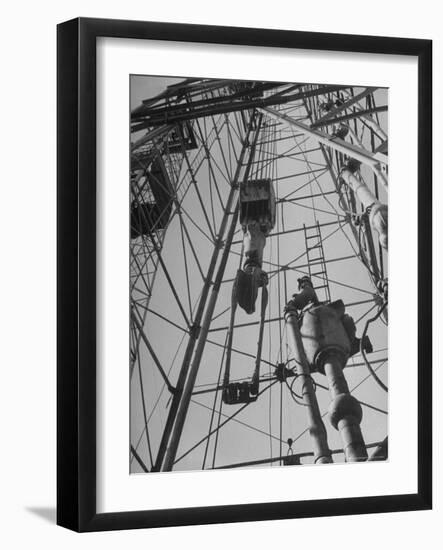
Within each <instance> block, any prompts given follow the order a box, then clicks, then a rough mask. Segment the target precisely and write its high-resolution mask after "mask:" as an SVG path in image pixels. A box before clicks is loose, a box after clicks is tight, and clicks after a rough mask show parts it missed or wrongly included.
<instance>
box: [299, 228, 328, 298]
mask: <svg viewBox="0 0 443 550" xmlns="http://www.w3.org/2000/svg"><path fill="white" fill-rule="evenodd" d="M303 232H304V235H305V245H306V258H307V267H308V274H309V278H310V279H311V281H312V285H313V286H314V288H315V292H316V293H317V296H318V299H319V301H320V302H327V303H329V302H330V301H331V293H330V290H329V280H328V273H327V270H326V260H325V252H324V249H323V240H322V236H321V229H320V224H319V223H318V222H317V223H316V225H311V226H309V227H306V225H305V224H303ZM319 283H320V284H319ZM322 298H324V299H323V300H322Z"/></svg>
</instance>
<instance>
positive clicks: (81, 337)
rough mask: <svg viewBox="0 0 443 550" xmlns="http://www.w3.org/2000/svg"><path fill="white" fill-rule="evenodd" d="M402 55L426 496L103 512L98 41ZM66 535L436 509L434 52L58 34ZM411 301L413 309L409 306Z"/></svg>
mask: <svg viewBox="0 0 443 550" xmlns="http://www.w3.org/2000/svg"><path fill="white" fill-rule="evenodd" d="M98 37H114V38H122V39H125V38H134V39H141V40H143V39H155V40H173V41H183V42H197V43H211V44H230V45H248V46H266V47H279V48H302V49H308V50H328V51H336V52H340V51H341V52H357V53H378V54H399V55H407V56H415V57H416V58H417V59H418V87H419V89H418V228H419V234H418V344H419V348H418V358H417V365H418V396H417V398H418V472H417V479H418V490H417V493H416V494H398V495H390V496H377V497H359V498H340V499H333V500H329V499H325V500H311V501H294V502H273V503H260V504H242V505H229V506H211V507H199V508H181V509H172V510H140V511H136V512H124V511H123V512H118V513H97V512H96V504H95V503H96V475H97V472H96V387H97V381H96V353H97V347H96V319H97V316H96V306H95V304H96V253H97V246H96V207H97V202H96V39H97V38H98ZM57 41H58V42H57V47H58V60H57V70H58V79H57V87H58V92H57V111H58V122H57V137H58V146H57V162H58V167H57V180H58V200H57V210H58V213H57V231H58V241H57V254H58V261H57V271H58V275H57V284H58V290H57V302H58V304H57V315H58V324H57V342H58V352H57V363H58V367H57V411H58V412H57V425H58V426H57V453H58V459H57V486H58V488H57V523H58V524H59V525H61V526H64V527H67V528H69V529H73V530H76V531H103V530H113V529H131V528H147V527H161V526H176V525H192V524H209V523H222V522H239V521H256V520H272V519H284V518H304V517H321V516H329V515H346V514H368V513H375V512H394V511H410V510H424V509H430V508H431V506H432V417H431V411H432V399H431V395H432V383H431V377H432V371H431V361H432V356H431V352H432V345H431V344H432V290H431V288H432V261H431V250H432V233H431V228H432V217H431V216H432V207H431V199H432V189H431V177H432V147H431V145H432V120H431V116H432V42H431V41H430V40H416V39H405V38H390V37H374V36H354V35H343V34H320V33H313V32H295V31H286V30H264V29H254V28H228V27H217V26H200V25H189V24H172V23H157V22H155V23H153V22H141V21H122V20H107V19H84V18H79V19H74V20H71V21H67V22H64V23H61V24H60V25H59V26H58V33H57ZM405 299H407V298H405Z"/></svg>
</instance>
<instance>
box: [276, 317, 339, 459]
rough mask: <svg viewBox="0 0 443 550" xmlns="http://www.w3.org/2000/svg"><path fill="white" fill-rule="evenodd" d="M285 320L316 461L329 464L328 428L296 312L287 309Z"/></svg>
mask: <svg viewBox="0 0 443 550" xmlns="http://www.w3.org/2000/svg"><path fill="white" fill-rule="evenodd" d="M285 319H286V323H287V327H288V335H289V340H290V345H291V348H292V353H293V356H294V359H295V363H296V365H297V366H296V369H297V375H298V377H299V378H300V380H301V381H302V395H303V401H304V403H305V405H306V413H307V417H308V430H309V434H310V435H311V438H312V444H313V451H314V460H315V462H316V463H319V464H328V463H331V462H332V456H331V451H330V449H329V447H328V441H327V435H326V428H325V425H324V424H323V420H322V418H321V414H320V409H319V407H318V402H317V396H316V395H315V387H314V383H313V381H312V378H311V371H310V368H309V363H308V360H307V358H306V354H305V350H304V348H303V343H302V340H301V335H300V329H299V326H298V319H297V314H296V310H295V309H294V308H290V307H289V308H287V309H286V311H285Z"/></svg>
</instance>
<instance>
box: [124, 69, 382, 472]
mask: <svg viewBox="0 0 443 550" xmlns="http://www.w3.org/2000/svg"><path fill="white" fill-rule="evenodd" d="M385 107H386V94H385V93H384V92H383V93H382V91H380V90H377V89H375V88H362V87H353V86H332V85H317V84H312V85H311V84H299V83H291V84H289V83H282V82H274V83H273V82H261V81H257V82H247V81H230V80H222V79H218V80H209V79H197V78H191V79H186V80H183V81H180V82H172V83H171V84H169V85H166V86H165V87H164V90H163V91H162V92H161V93H159V94H157V95H156V96H154V97H147V98H146V100H145V101H143V102H142V104H141V105H138V106H137V107H136V108H134V109H133V111H132V116H131V132H132V135H133V139H132V142H133V145H132V148H131V149H132V152H131V157H132V161H131V168H132V173H133V177H132V182H131V189H132V195H131V221H130V223H131V236H132V239H131V245H130V246H131V302H132V312H131V359H132V362H133V365H134V367H137V370H136V371H134V372H137V376H135V375H133V376H132V382H131V384H132V386H131V408H132V412H131V471H140V470H143V471H169V470H180V469H184V470H186V469H208V468H218V467H220V468H221V467H229V468H231V467H248V466H256V465H273V464H279V465H287V466H291V465H301V464H307V463H318V464H321V463H330V462H332V461H333V460H334V461H336V462H337V461H340V460H343V459H345V460H347V461H361V460H366V459H367V456H368V455H369V456H372V453H371V452H369V451H368V449H370V448H371V447H375V448H376V451H375V452H374V456H375V457H386V456H387V444H382V443H383V441H384V439H385V438H386V421H385V419H386V411H385V410H384V409H385V407H386V403H385V395H386V394H385V391H383V390H384V389H387V388H386V386H385V388H383V387H382V386H381V385H380V382H381V383H382V384H383V385H384V383H383V382H382V378H383V377H384V376H385V372H384V370H385V368H386V367H385V365H386V361H385V359H386V357H385V356H386V350H385V348H386V334H385V324H386V322H387V299H388V286H387V280H388V274H387V271H386V265H387V263H386V253H387V210H386V208H385V206H384V205H386V204H387V193H386V189H387V174H388V172H387V151H388V147H387V145H388V144H387V135H386V131H385V129H384V128H385V127H386V124H385V120H384V118H383V116H384V111H385V110H386V109H385ZM297 281H298V284H299V289H298V290H299V291H298V292H297V293H296V294H294V295H293V296H292V299H291V300H290V302H289V304H288V305H287V308H286V309H285V311H284V312H283V313H282V310H283V307H284V305H285V302H286V299H287V298H286V297H287V296H288V295H289V293H290V291H291V289H293V288H296V285H297ZM337 297H338V298H340V300H337V299H336V298H337ZM357 334H358V335H359V337H360V338H357V336H356V335H357ZM369 337H370V339H371V341H372V344H373V347H374V349H373V351H371V347H370V346H369V345H368V339H369ZM380 369H383V370H382V371H381V373H382V376H381V377H380ZM371 370H372V373H371ZM368 371H369V374H368ZM371 384H372V386H370V385H371ZM368 387H370V388H371V391H370V392H369V391H368V392H367V394H366V393H363V394H359V393H358V391H360V388H363V389H365V388H368ZM356 389H357V393H356V392H355V390H356ZM328 410H329V413H328ZM363 413H364V414H363ZM205 415H206V416H205ZM326 415H328V418H329V420H327V421H326V420H325V418H326ZM368 426H369V427H370V428H371V429H370V430H368ZM368 433H369V434H371V435H370V439H369V440H364V439H363V436H365V437H369V436H367V435H366V434H368ZM248 437H249V438H250V440H249V439H248ZM249 441H250V443H249ZM337 441H340V445H338V443H337ZM287 442H288V443H287ZM289 442H290V443H289ZM286 445H288V446H289V448H288V449H287V450H285V448H286V447H285V446H286ZM377 446H379V447H380V448H379V447H377ZM375 459H383V458H374V460H375ZM371 460H372V458H371Z"/></svg>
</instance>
